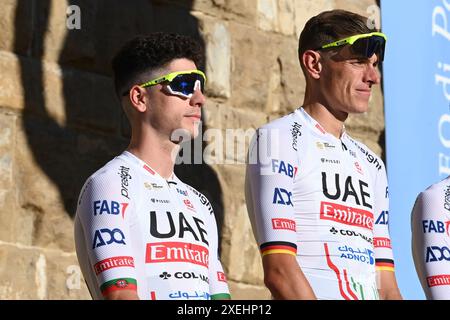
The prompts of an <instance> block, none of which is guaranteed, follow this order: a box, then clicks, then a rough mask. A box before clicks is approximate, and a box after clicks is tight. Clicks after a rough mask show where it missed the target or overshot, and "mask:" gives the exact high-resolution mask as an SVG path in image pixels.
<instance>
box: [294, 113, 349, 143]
mask: <svg viewBox="0 0 450 320" xmlns="http://www.w3.org/2000/svg"><path fill="white" fill-rule="evenodd" d="M295 113H296V114H297V116H299V117H300V118H302V119H304V120H305V122H306V123H307V124H308V126H309V127H310V128H311V129H312V130H313V131H314V132H316V133H318V134H319V135H321V136H326V137H329V138H330V139H333V140H335V141H340V142H342V140H345V138H346V137H347V131H346V130H345V125H342V135H341V137H340V138H336V137H335V136H334V135H332V134H331V133H329V132H327V131H326V130H325V129H324V128H323V127H322V125H321V124H320V123H319V122H317V120H316V119H314V118H313V117H311V115H310V114H309V113H308V112H306V110H305V109H303V106H301V107H299V108H298V109H297V110H295Z"/></svg>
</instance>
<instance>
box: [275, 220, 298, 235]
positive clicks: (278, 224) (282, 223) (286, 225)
mask: <svg viewBox="0 0 450 320" xmlns="http://www.w3.org/2000/svg"><path fill="white" fill-rule="evenodd" d="M272 228H273V229H274V230H279V229H281V230H289V231H294V232H295V230H296V225H295V221H294V220H291V219H281V218H275V219H272Z"/></svg>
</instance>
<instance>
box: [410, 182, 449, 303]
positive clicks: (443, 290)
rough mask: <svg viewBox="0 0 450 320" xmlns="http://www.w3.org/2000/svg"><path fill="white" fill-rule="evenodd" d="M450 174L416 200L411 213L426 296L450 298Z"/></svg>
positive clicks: (413, 238) (415, 257)
mask: <svg viewBox="0 0 450 320" xmlns="http://www.w3.org/2000/svg"><path fill="white" fill-rule="evenodd" d="M449 227H450V177H448V178H446V179H444V180H442V181H440V182H438V183H436V184H434V185H432V186H430V187H429V188H428V189H426V190H425V191H423V192H421V193H420V194H419V195H418V196H417V199H416V202H415V204H414V208H413V210H412V214H411V229H412V248H413V258H414V264H415V266H416V271H417V275H418V276H419V279H420V283H421V284H422V288H423V290H424V292H425V295H426V297H427V299H433V300H437V299H446V300H447V299H450V233H449Z"/></svg>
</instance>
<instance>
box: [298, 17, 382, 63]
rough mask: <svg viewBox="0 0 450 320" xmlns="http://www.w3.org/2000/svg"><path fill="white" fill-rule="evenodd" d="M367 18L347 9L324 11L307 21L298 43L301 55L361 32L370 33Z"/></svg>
mask: <svg viewBox="0 0 450 320" xmlns="http://www.w3.org/2000/svg"><path fill="white" fill-rule="evenodd" d="M367 20H368V19H367V18H366V17H363V16H361V15H359V14H356V13H353V12H350V11H346V10H331V11H324V12H322V13H320V14H318V15H317V16H315V17H312V18H311V19H309V20H308V22H306V25H305V27H304V28H303V31H302V33H301V34H300V38H299V43H298V53H299V56H300V57H301V56H302V55H303V53H304V52H305V51H306V50H316V49H317V48H320V47H321V46H323V45H325V44H327V43H331V42H334V41H337V40H340V39H343V38H346V37H350V36H353V35H356V34H361V33H370V32H374V31H377V30H371V29H370V28H369V27H368V26H367Z"/></svg>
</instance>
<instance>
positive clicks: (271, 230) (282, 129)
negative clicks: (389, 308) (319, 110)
mask: <svg viewBox="0 0 450 320" xmlns="http://www.w3.org/2000/svg"><path fill="white" fill-rule="evenodd" d="M248 161H249V164H248V167H247V175H246V201H247V208H248V213H249V217H250V220H251V222H252V227H253V231H254V234H255V238H256V240H257V242H258V245H259V246H260V250H261V254H262V256H264V255H267V254H276V253H281V254H291V255H294V256H296V258H297V261H298V263H299V265H300V267H301V269H302V271H303V272H304V274H305V276H306V278H307V280H308V281H309V283H310V284H311V287H312V289H313V291H314V293H315V295H316V296H317V298H318V299H347V300H357V299H378V298H379V296H378V290H377V282H376V269H377V270H388V271H394V261H393V254H392V248H391V241H390V237H389V230H388V216H389V213H388V206H389V200H388V188H387V179H386V172H385V168H384V164H383V162H382V160H381V159H380V158H378V157H377V156H376V155H374V154H373V153H372V152H371V151H370V150H369V149H368V148H367V147H366V146H364V145H363V144H361V143H359V142H357V141H355V140H353V139H352V138H351V137H349V136H348V135H347V134H346V133H345V132H344V133H343V134H342V137H341V139H337V138H336V137H334V136H333V135H331V134H329V133H327V132H326V131H325V130H324V129H323V128H322V127H321V126H320V124H319V123H318V122H316V121H315V120H314V119H313V118H312V117H310V116H309V115H308V114H307V113H306V112H305V110H304V109H303V108H299V109H297V110H296V111H294V112H293V113H291V114H289V115H287V116H285V117H283V118H281V119H278V120H275V121H272V122H270V123H269V124H266V125H265V126H263V127H261V128H260V129H258V131H257V134H256V138H255V139H253V141H252V143H251V146H250V149H249V159H248Z"/></svg>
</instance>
